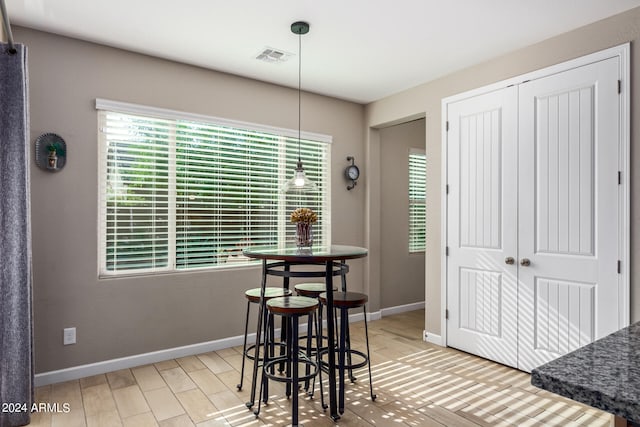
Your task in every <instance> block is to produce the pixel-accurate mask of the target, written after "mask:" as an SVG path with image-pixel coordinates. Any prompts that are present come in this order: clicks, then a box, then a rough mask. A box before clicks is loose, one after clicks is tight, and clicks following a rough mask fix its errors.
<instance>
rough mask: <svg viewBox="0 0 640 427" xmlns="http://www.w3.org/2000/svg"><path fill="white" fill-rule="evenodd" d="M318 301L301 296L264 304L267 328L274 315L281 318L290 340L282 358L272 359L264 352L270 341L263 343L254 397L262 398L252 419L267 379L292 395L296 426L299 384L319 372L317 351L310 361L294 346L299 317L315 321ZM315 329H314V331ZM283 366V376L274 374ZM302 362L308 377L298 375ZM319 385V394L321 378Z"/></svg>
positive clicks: (283, 298) (293, 418)
mask: <svg viewBox="0 0 640 427" xmlns="http://www.w3.org/2000/svg"><path fill="white" fill-rule="evenodd" d="M318 304H319V303H318V300H317V299H314V298H308V297H301V296H288V297H280V298H273V299H270V300H269V301H267V310H268V311H269V317H268V321H269V323H270V324H271V325H273V322H274V315H278V316H282V317H283V320H282V322H283V324H284V323H285V322H286V323H287V330H288V332H289V333H290V335H291V336H290V337H287V352H286V354H285V355H284V356H279V357H273V358H272V355H273V352H272V351H268V350H267V349H268V348H269V346H270V345H271V342H270V339H269V338H271V337H268V339H266V340H265V342H264V353H263V354H264V357H265V361H264V363H263V365H262V381H261V382H260V391H259V392H258V396H262V398H261V399H260V400H259V401H258V409H257V410H255V411H254V414H255V415H256V417H257V416H258V415H259V414H260V404H261V403H262V402H264V403H267V393H264V395H263V392H262V388H263V386H264V387H265V388H266V387H267V385H268V384H267V383H268V381H269V380H274V381H279V382H284V383H286V394H287V397H289V396H290V395H293V398H292V401H291V424H292V425H293V426H294V427H296V426H298V389H299V383H300V381H309V380H310V379H311V378H314V379H315V376H316V375H318V374H319V373H320V372H321V369H319V363H318V358H319V357H320V352H319V351H317V349H316V353H315V358H316V360H315V361H314V360H312V359H311V358H312V357H313V356H312V355H311V354H308V353H307V352H301V351H300V346H299V345H298V326H299V319H300V316H307V317H308V322H313V321H314V319H315V316H314V314H315V312H316V309H317V308H318ZM316 329H317V328H316ZM283 362H284V363H285V365H286V371H285V375H284V376H282V375H278V374H276V373H275V372H274V371H275V370H274V367H275V365H276V364H280V363H283ZM299 363H302V364H304V365H305V366H309V367H310V368H311V369H310V371H309V373H308V374H305V375H303V376H299V366H298V364H299ZM319 382H320V394H322V378H321V377H320V379H319Z"/></svg>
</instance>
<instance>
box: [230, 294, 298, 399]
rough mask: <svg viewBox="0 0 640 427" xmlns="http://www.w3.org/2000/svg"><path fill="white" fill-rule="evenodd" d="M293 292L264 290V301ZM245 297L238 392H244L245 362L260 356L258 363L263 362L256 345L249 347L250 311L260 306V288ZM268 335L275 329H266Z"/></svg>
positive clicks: (265, 323) (265, 311)
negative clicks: (252, 306)
mask: <svg viewBox="0 0 640 427" xmlns="http://www.w3.org/2000/svg"><path fill="white" fill-rule="evenodd" d="M291 294H292V292H291V291H290V290H289V289H284V288H270V287H267V288H265V289H264V300H265V302H266V301H269V300H270V299H272V298H278V297H284V296H289V295H291ZM244 296H245V297H246V298H247V314H246V317H245V321H244V343H243V344H242V354H243V356H244V357H243V358H242V369H241V370H240V383H239V384H238V385H236V387H237V388H238V390H242V383H243V382H244V362H245V360H246V359H250V360H254V363H256V362H255V359H256V356H258V362H262V357H260V355H259V354H260V350H259V349H258V350H256V349H255V348H254V347H255V346H256V345H255V344H252V345H250V346H249V347H247V332H248V330H249V310H250V308H251V304H260V288H254V289H249V290H248V291H246V292H245V293H244ZM263 313H265V317H266V314H267V310H264V311H263ZM263 325H265V326H266V325H267V322H266V319H265V322H264V323H263ZM266 333H271V334H273V327H272V330H271V331H269V330H268V329H265V334H266ZM282 345H284V344H282ZM255 381H256V379H255V378H253V383H254V384H255Z"/></svg>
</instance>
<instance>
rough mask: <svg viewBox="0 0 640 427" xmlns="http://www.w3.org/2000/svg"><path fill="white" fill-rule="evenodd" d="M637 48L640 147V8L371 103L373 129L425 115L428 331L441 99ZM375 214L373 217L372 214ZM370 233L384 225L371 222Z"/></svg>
mask: <svg viewBox="0 0 640 427" xmlns="http://www.w3.org/2000/svg"><path fill="white" fill-rule="evenodd" d="M629 41H631V42H632V45H631V60H632V62H631V69H632V73H631V75H632V77H631V90H632V93H631V114H632V116H631V123H632V124H633V125H632V128H631V146H632V147H635V146H637V145H638V144H640V127H639V126H635V124H638V123H640V108H638V103H637V102H638V100H639V99H640V72H639V70H640V8H635V9H632V10H631V11H628V12H626V13H623V14H620V15H616V16H614V17H611V18H608V19H606V20H603V21H599V22H596V23H594V24H591V25H588V26H586V27H583V28H580V29H577V30H575V31H571V32H569V33H566V34H563V35H560V36H558V37H555V38H552V39H549V40H546V41H544V42H541V43H538V44H536V45H533V46H530V47H527V48H525V49H521V50H518V51H516V52H513V53H511V54H508V55H505V56H502V57H499V58H496V59H494V60H491V61H488V62H486V63H483V64H480V65H477V66H474V67H471V68H468V69H465V70H462V71H460V72H457V73H454V74H451V75H448V76H446V77H444V78H441V79H439V80H436V81H433V82H430V83H427V84H424V85H421V86H418V87H415V88H413V89H410V90H407V91H404V92H401V93H398V94H396V95H393V96H390V97H388V98H385V99H382V100H380V101H377V102H374V103H372V104H369V105H368V106H367V108H366V122H367V126H368V127H369V128H377V127H380V126H381V125H383V124H385V123H393V122H401V121H405V118H408V117H415V116H416V115H425V117H426V152H427V255H426V260H427V261H426V278H425V288H426V314H425V316H426V318H425V323H426V330H427V331H428V332H431V333H433V334H436V335H440V332H441V329H440V328H441V323H440V321H441V295H440V286H441V281H440V263H441V238H442V236H441V226H442V223H441V218H440V209H441V206H440V205H441V203H440V197H441V150H440V146H441V138H442V135H441V100H442V98H445V97H447V96H451V95H454V94H457V93H460V92H464V91H467V90H470V89H473V88H477V87H480V86H483V85H487V84H490V83H494V82H497V81H500V80H504V79H507V78H509V77H514V76H517V75H520V74H523V73H526V72H529V71H534V70H537V69H541V68H544V67H547V66H550V65H553V64H557V63H560V62H563V61H566V60H569V59H572V58H576V57H579V56H583V55H586V54H589V53H593V52H596V51H599V50H602V49H605V48H608V47H612V46H616V45H619V44H622V43H626V42H629ZM378 132H379V131H378V130H377V129H370V131H369V135H368V136H367V148H366V149H367V152H374V153H375V152H376V150H377V149H378V148H377V144H378V143H379V142H378V135H377V133H378ZM631 156H632V157H631V182H632V186H631V187H632V188H631V222H632V226H631V230H630V232H631V318H632V319H631V320H632V321H637V320H640V292H638V286H639V285H638V265H639V263H638V261H639V260H640V228H639V227H637V226H636V224H637V223H638V221H637V220H638V219H640V218H639V217H640V187H639V186H637V185H635V183H637V182H638V179H640V168H639V167H638V166H640V150H636V149H632V152H631ZM369 161H371V162H372V163H373V164H368V165H367V167H368V168H369V169H371V170H373V169H375V168H379V165H378V164H376V162H379V158H377V157H371V156H370V157H369ZM369 184H370V188H368V192H369V193H371V194H376V191H377V189H376V188H375V185H376V183H375V182H372V183H371V182H370V183H369ZM367 203H368V207H367V209H368V211H369V212H371V211H372V212H375V211H376V210H378V209H379V208H380V205H379V204H376V203H379V201H378V200H377V199H375V198H369V199H368V200H367ZM368 216H370V214H369V215H368ZM367 225H368V227H369V232H371V230H374V231H375V227H377V226H379V223H376V222H369V223H368V224H367Z"/></svg>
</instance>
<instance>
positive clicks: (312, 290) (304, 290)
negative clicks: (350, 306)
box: [294, 283, 338, 298]
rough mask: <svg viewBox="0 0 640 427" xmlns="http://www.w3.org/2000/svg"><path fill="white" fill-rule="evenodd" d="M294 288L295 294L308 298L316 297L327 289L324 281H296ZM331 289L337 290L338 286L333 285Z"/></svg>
mask: <svg viewBox="0 0 640 427" xmlns="http://www.w3.org/2000/svg"><path fill="white" fill-rule="evenodd" d="M294 289H295V291H296V294H298V295H300V296H303V297H309V298H318V297H319V296H320V294H321V293H323V292H326V291H327V287H326V285H325V284H324V283H298V284H297V285H295V286H294ZM333 290H334V291H337V290H338V288H337V287H336V286H334V287H333Z"/></svg>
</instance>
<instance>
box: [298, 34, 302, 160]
mask: <svg viewBox="0 0 640 427" xmlns="http://www.w3.org/2000/svg"><path fill="white" fill-rule="evenodd" d="M301 82H302V32H299V33H298V163H300V162H301V159H300V133H301V132H300V126H301V116H302V114H301V112H300V111H301V109H302V107H301V105H302V101H301V99H302V97H301V95H300V92H301V90H302V89H301V88H302V83H301Z"/></svg>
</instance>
